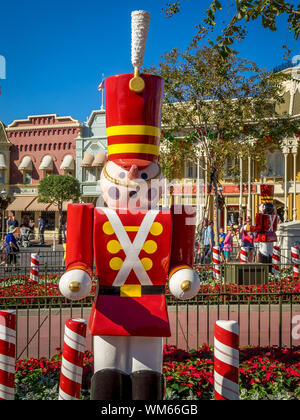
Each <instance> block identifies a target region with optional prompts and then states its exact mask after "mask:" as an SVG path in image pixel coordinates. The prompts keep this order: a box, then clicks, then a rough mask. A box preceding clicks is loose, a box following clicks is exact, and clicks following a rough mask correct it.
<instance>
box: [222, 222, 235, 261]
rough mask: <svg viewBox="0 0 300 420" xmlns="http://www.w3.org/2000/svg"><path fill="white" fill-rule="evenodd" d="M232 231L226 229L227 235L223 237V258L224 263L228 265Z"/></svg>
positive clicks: (231, 246) (231, 247) (231, 248)
mask: <svg viewBox="0 0 300 420" xmlns="http://www.w3.org/2000/svg"><path fill="white" fill-rule="evenodd" d="M232 233H233V232H232V229H231V228H228V229H227V235H226V236H225V239H224V247H223V250H224V256H225V262H226V263H229V261H230V254H231V253H232V250H233V240H232Z"/></svg>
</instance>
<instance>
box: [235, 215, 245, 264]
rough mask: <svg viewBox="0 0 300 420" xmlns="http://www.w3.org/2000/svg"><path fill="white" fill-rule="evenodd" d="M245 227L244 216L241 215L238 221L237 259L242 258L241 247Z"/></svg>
mask: <svg viewBox="0 0 300 420" xmlns="http://www.w3.org/2000/svg"><path fill="white" fill-rule="evenodd" d="M243 228H244V223H243V218H242V217H241V216H239V217H238V222H237V245H238V252H237V255H236V259H237V260H239V259H240V249H241V246H242V241H243Z"/></svg>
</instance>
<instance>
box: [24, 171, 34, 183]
mask: <svg viewBox="0 0 300 420" xmlns="http://www.w3.org/2000/svg"><path fill="white" fill-rule="evenodd" d="M31 180H32V172H31V171H24V172H23V184H31Z"/></svg>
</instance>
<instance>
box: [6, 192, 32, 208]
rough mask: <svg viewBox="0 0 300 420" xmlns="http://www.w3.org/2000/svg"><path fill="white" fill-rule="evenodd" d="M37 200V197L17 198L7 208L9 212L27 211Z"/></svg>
mask: <svg viewBox="0 0 300 420" xmlns="http://www.w3.org/2000/svg"><path fill="white" fill-rule="evenodd" d="M35 199H36V197H32V196H31V197H26V196H25V197H23V196H19V197H15V199H14V201H13V202H12V203H10V204H9V205H8V207H7V210H8V211H11V210H13V211H26V210H27V207H28V206H29V205H30V204H31V203H32V202H33V201H34V200H35Z"/></svg>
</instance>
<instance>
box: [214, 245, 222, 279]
mask: <svg viewBox="0 0 300 420" xmlns="http://www.w3.org/2000/svg"><path fill="white" fill-rule="evenodd" d="M212 252H213V255H212V256H213V273H214V279H215V280H221V257H220V247H218V246H214V247H213V249H212Z"/></svg>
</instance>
